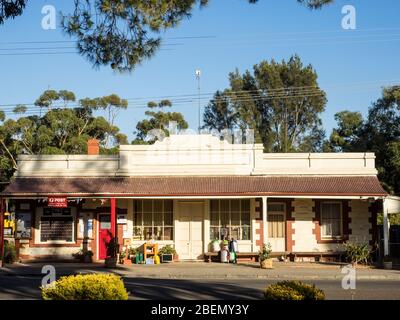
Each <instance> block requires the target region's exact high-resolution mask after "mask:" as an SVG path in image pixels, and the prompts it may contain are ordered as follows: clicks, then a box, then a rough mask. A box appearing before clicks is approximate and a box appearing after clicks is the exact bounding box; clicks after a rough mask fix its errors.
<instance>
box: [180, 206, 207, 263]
mask: <svg viewBox="0 0 400 320" xmlns="http://www.w3.org/2000/svg"><path fill="white" fill-rule="evenodd" d="M203 220H204V202H203V201H193V202H192V201H182V202H178V210H177V217H176V238H175V247H176V251H177V253H178V255H179V259H180V260H196V259H201V256H202V254H203Z"/></svg>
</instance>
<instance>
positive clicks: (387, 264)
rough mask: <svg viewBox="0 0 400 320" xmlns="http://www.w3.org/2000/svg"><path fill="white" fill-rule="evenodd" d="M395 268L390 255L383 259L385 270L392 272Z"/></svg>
mask: <svg viewBox="0 0 400 320" xmlns="http://www.w3.org/2000/svg"><path fill="white" fill-rule="evenodd" d="M392 268H393V262H392V258H391V257H390V256H389V255H386V256H384V257H383V269H386V270H391V269H392Z"/></svg>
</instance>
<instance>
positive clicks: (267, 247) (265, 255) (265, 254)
mask: <svg viewBox="0 0 400 320" xmlns="http://www.w3.org/2000/svg"><path fill="white" fill-rule="evenodd" d="M271 252H272V248H271V244H270V243H268V244H265V243H264V244H263V247H262V250H260V251H259V252H258V256H259V259H260V261H264V260H267V259H269V255H270V254H271Z"/></svg>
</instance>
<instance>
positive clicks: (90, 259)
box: [83, 250, 93, 263]
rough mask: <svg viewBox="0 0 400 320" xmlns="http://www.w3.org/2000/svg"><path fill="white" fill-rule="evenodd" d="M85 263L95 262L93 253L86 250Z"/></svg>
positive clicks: (84, 253) (84, 254)
mask: <svg viewBox="0 0 400 320" xmlns="http://www.w3.org/2000/svg"><path fill="white" fill-rule="evenodd" d="M83 262H84V263H92V262H93V251H91V250H86V251H84V252H83Z"/></svg>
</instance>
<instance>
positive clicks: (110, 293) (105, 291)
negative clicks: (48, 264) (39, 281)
mask: <svg viewBox="0 0 400 320" xmlns="http://www.w3.org/2000/svg"><path fill="white" fill-rule="evenodd" d="M41 291H42V298H43V299H44V300H127V299H128V293H127V291H126V289H125V286H124V283H123V281H122V279H121V278H120V277H119V276H117V275H114V274H86V275H73V276H67V277H61V278H60V279H59V280H57V281H55V282H53V283H52V284H50V285H48V286H46V287H41Z"/></svg>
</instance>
